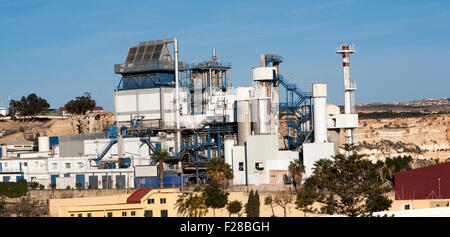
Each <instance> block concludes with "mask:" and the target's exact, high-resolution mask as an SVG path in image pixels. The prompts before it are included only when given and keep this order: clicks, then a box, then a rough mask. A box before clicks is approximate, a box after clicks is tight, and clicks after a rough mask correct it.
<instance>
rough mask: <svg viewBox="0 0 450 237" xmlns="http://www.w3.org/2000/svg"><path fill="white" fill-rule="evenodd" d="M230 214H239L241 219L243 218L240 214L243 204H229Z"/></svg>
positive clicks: (234, 202) (236, 202) (233, 202)
mask: <svg viewBox="0 0 450 237" xmlns="http://www.w3.org/2000/svg"><path fill="white" fill-rule="evenodd" d="M227 210H228V213H230V216H231V215H233V214H237V215H238V216H239V217H240V216H241V214H240V212H241V210H242V203H241V202H240V201H237V200H235V201H232V202H229V203H228V204H227Z"/></svg>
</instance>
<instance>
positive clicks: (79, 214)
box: [70, 211, 136, 217]
mask: <svg viewBox="0 0 450 237" xmlns="http://www.w3.org/2000/svg"><path fill="white" fill-rule="evenodd" d="M127 214H128V213H127V212H126V211H123V212H122V216H128V215H127ZM70 216H71V217H75V214H70ZM77 216H78V217H83V214H82V213H78V214H77ZM107 216H108V217H113V213H112V212H108V213H107ZM130 216H136V211H131V212H130ZM86 217H92V213H87V214H86Z"/></svg>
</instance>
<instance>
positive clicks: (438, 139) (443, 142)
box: [341, 114, 450, 166]
mask: <svg viewBox="0 0 450 237" xmlns="http://www.w3.org/2000/svg"><path fill="white" fill-rule="evenodd" d="M355 138H356V141H357V142H359V144H360V148H361V150H360V153H362V154H365V155H367V156H368V157H369V158H370V159H384V158H385V157H395V156H398V155H410V156H412V157H413V158H414V160H416V162H417V163H418V165H419V166H421V165H420V164H422V163H437V162H445V161H450V145H449V144H450V114H438V115H425V116H420V117H409V118H377V119H360V120H359V128H358V129H356V131H355ZM343 141H344V137H343V134H342V133H341V142H343Z"/></svg>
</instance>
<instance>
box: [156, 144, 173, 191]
mask: <svg viewBox="0 0 450 237" xmlns="http://www.w3.org/2000/svg"><path fill="white" fill-rule="evenodd" d="M152 159H153V160H155V161H157V162H158V166H159V186H160V188H163V162H166V161H167V160H168V159H169V154H168V153H167V152H166V151H163V150H161V148H158V149H157V150H156V151H155V154H153V156H152Z"/></svg>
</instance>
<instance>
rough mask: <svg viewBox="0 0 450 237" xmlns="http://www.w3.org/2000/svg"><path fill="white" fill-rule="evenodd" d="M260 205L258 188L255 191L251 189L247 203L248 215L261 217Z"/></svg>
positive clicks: (246, 210)
mask: <svg viewBox="0 0 450 237" xmlns="http://www.w3.org/2000/svg"><path fill="white" fill-rule="evenodd" d="M259 207H260V203H259V194H258V190H256V192H255V193H254V192H253V190H251V191H250V194H249V196H248V201H247V204H246V205H245V212H246V213H247V217H259Z"/></svg>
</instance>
